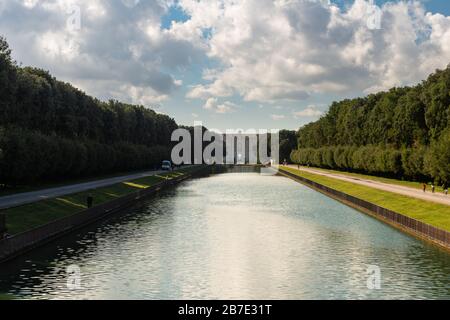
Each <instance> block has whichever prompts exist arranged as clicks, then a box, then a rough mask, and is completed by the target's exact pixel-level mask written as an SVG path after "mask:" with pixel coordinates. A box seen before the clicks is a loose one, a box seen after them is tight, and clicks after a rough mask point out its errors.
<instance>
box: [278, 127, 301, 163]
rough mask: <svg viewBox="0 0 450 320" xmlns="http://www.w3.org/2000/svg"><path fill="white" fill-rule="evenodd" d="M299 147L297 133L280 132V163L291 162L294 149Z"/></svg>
mask: <svg viewBox="0 0 450 320" xmlns="http://www.w3.org/2000/svg"><path fill="white" fill-rule="evenodd" d="M296 147H297V133H296V132H295V131H289V130H281V131H280V150H279V151H280V161H281V162H283V161H284V159H286V160H289V159H290V154H291V151H292V150H293V149H295V148H296Z"/></svg>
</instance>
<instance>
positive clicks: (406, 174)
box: [291, 66, 450, 183]
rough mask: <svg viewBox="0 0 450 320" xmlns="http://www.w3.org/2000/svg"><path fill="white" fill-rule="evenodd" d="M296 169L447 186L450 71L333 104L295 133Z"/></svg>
mask: <svg viewBox="0 0 450 320" xmlns="http://www.w3.org/2000/svg"><path fill="white" fill-rule="evenodd" d="M297 136H298V150H294V152H292V154H291V156H292V157H291V160H292V161H294V162H296V163H300V164H310V165H313V166H318V167H326V168H333V169H342V170H349V171H358V172H365V173H370V174H382V175H390V176H396V177H399V178H413V179H432V180H435V181H436V182H442V183H448V182H450V167H449V164H450V66H449V67H447V68H446V69H445V70H442V71H440V70H438V71H436V73H434V74H432V75H431V76H430V77H429V78H428V79H427V80H426V81H423V82H422V83H421V84H419V85H417V86H415V87H406V88H393V89H391V90H389V91H388V92H381V93H377V94H373V95H369V96H368V97H365V98H357V99H351V100H349V99H347V100H343V101H341V102H334V103H333V104H332V105H331V107H330V109H329V111H328V113H327V114H326V115H325V116H323V117H322V118H321V119H320V120H318V121H316V122H314V123H310V124H308V125H306V126H304V127H302V128H300V130H299V131H298V133H297Z"/></svg>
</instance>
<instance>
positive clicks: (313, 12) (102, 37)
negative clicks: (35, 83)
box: [0, 0, 450, 130]
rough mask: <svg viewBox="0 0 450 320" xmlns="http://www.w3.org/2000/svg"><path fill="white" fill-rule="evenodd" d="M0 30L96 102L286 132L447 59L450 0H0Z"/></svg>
mask: <svg viewBox="0 0 450 320" xmlns="http://www.w3.org/2000/svg"><path fill="white" fill-rule="evenodd" d="M370 2H372V4H371V3H370ZM374 5H376V7H375V6H374ZM378 9H379V12H380V13H379V14H377V11H378ZM0 34H1V35H4V36H5V37H6V38H7V40H8V42H9V43H10V46H11V47H12V49H13V54H14V58H15V59H16V60H17V61H18V62H20V63H22V64H23V65H32V66H36V67H40V68H44V69H46V70H49V71H50V72H51V73H52V74H53V75H54V76H56V77H57V78H58V79H61V80H64V81H69V82H71V83H72V84H74V85H75V86H77V87H79V88H81V89H82V90H84V91H85V92H86V93H88V94H90V95H93V96H96V97H98V98H100V99H110V98H114V99H118V100H121V101H124V102H130V103H135V104H143V105H145V106H148V107H151V108H154V109H155V110H157V111H158V112H162V113H166V114H169V115H170V116H172V117H174V118H175V119H176V120H177V122H178V123H181V124H186V125H189V124H191V125H192V124H193V122H194V121H203V123H204V124H205V125H206V126H207V127H209V128H218V129H221V130H224V129H226V128H244V129H247V128H257V129H259V128H289V129H297V128H298V127H299V126H301V125H303V124H305V123H307V122H310V121H313V120H316V119H317V118H318V117H320V115H321V114H322V113H323V112H324V111H326V110H327V108H328V106H329V104H330V103H331V102H332V101H333V100H339V99H342V98H347V97H356V96H362V95H365V94H368V93H371V92H377V91H380V90H384V89H386V88H390V87H392V86H399V85H410V84H415V83H417V82H419V81H421V80H422V79H425V78H426V76H427V75H428V74H429V73H431V72H433V71H434V70H435V69H437V68H444V67H446V66H447V65H448V64H449V63H450V2H449V1H448V0H428V1H425V0H423V1H393V0H392V1H381V0H374V1H369V0H354V1H353V0H352V1H345V0H331V1H330V3H329V4H328V1H327V0H321V1H320V0H166V1H164V0H0Z"/></svg>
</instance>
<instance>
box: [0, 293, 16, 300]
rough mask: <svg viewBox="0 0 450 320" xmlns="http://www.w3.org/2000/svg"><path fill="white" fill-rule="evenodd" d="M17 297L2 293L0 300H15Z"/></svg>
mask: <svg viewBox="0 0 450 320" xmlns="http://www.w3.org/2000/svg"><path fill="white" fill-rule="evenodd" d="M14 299H15V297H14V296H13V295H11V294H8V293H0V300H14Z"/></svg>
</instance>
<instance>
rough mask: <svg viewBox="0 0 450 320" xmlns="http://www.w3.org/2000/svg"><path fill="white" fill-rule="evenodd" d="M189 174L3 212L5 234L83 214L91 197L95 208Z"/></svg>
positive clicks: (128, 183) (124, 184)
mask: <svg viewBox="0 0 450 320" xmlns="http://www.w3.org/2000/svg"><path fill="white" fill-rule="evenodd" d="M190 170H192V168H183V169H180V170H178V171H174V172H168V173H165V174H160V175H157V176H148V177H143V178H139V179H136V180H132V181H126V182H121V183H117V184H114V185H111V186H107V187H102V188H98V189H93V190H87V191H83V192H79V193H75V194H70V195H66V196H60V197H57V198H53V199H46V200H42V201H39V202H35V203H30V204H26V205H23V206H19V207H15V208H10V209H6V210H2V211H1V213H4V214H6V226H7V228H8V233H9V234H18V233H21V232H24V231H27V230H30V229H33V228H36V227H38V226H41V225H44V224H46V223H49V222H51V221H54V220H57V219H61V218H64V217H67V216H70V215H72V214H75V213H78V212H80V211H83V210H85V209H86V208H87V204H86V198H87V197H88V195H92V196H93V197H94V206H95V205H99V204H102V203H105V202H108V201H111V200H114V199H117V198H120V197H123V196H126V195H128V194H130V193H132V192H135V191H138V190H143V189H146V188H149V187H151V186H153V185H155V184H156V183H158V182H162V181H165V180H167V179H169V180H170V179H173V178H176V177H178V176H182V175H185V174H186V172H189V171H190Z"/></svg>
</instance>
